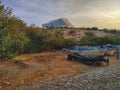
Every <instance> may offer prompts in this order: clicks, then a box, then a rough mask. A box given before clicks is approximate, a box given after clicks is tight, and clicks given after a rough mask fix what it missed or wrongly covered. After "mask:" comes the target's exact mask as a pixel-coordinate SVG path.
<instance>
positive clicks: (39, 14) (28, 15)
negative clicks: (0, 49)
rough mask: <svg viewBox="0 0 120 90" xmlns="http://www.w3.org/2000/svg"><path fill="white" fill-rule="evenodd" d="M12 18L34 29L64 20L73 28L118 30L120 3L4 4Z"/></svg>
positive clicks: (38, 0)
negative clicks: (17, 18) (71, 23)
mask: <svg viewBox="0 0 120 90" xmlns="http://www.w3.org/2000/svg"><path fill="white" fill-rule="evenodd" d="M3 3H4V4H5V5H6V6H10V7H12V8H13V11H14V14H15V15H16V16H18V17H20V18H21V19H23V20H24V21H25V22H27V23H29V24H31V23H34V24H36V25H40V26H41V24H42V23H46V22H48V21H49V20H51V19H56V18H60V17H66V18H68V19H70V21H71V22H73V24H74V25H76V26H98V27H100V28H103V27H106V26H107V28H120V26H118V25H119V24H120V22H119V21H120V18H119V16H120V11H119V8H120V0H11V2H10V0H4V1H3Z"/></svg>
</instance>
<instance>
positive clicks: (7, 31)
mask: <svg viewBox="0 0 120 90" xmlns="http://www.w3.org/2000/svg"><path fill="white" fill-rule="evenodd" d="M51 29H52V28H51ZM59 29H62V30H63V28H59ZM86 30H98V28H97V27H92V28H89V29H86ZM106 32H107V31H106ZM111 32H113V33H114V32H118V31H115V30H114V31H111ZM75 33H76V31H74V30H71V31H70V32H69V34H71V35H74V34H75ZM118 36H119V35H118ZM119 39H120V37H117V38H115V37H113V36H106V37H96V36H95V35H94V33H92V32H90V31H89V32H87V33H86V35H85V36H84V37H83V38H82V39H81V41H80V42H81V44H82V45H84V44H89V45H99V44H106V43H111V44H120V42H118V41H119ZM76 43H77V41H76V40H74V39H65V38H64V37H63V33H62V32H61V31H60V30H58V31H55V33H54V34H52V33H50V31H49V30H47V29H41V28H39V27H36V26H35V25H31V26H27V25H26V23H24V22H23V21H22V20H20V19H18V18H16V17H15V16H14V15H12V9H11V8H9V7H7V8H5V6H4V5H2V3H0V58H1V59H4V58H6V59H9V58H13V57H15V56H16V55H18V54H21V53H37V52H41V51H50V50H60V49H62V48H63V47H65V48H70V47H73V46H74V45H75V44H76Z"/></svg>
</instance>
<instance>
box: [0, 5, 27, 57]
mask: <svg viewBox="0 0 120 90" xmlns="http://www.w3.org/2000/svg"><path fill="white" fill-rule="evenodd" d="M23 25H24V26H25V24H24V23H23V22H22V21H21V20H19V19H17V18H15V17H14V16H12V9H11V8H9V7H7V8H5V6H4V5H2V4H1V3H0V58H13V57H14V56H15V55H17V54H20V53H22V51H23V49H24V46H25V44H26V43H27V42H28V41H29V39H28V38H27V37H26V35H25V33H24V32H23V31H22V28H21V27H22V26H23Z"/></svg>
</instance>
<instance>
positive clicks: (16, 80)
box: [0, 52, 120, 90]
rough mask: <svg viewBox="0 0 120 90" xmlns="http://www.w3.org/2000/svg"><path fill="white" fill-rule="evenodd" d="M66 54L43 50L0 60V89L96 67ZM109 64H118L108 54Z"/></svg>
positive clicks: (15, 87) (6, 89)
mask: <svg viewBox="0 0 120 90" xmlns="http://www.w3.org/2000/svg"><path fill="white" fill-rule="evenodd" d="M66 58H67V54H66V53H62V52H44V53H39V54H24V55H20V56H17V57H16V58H14V59H13V60H7V61H1V62H0V90H1V89H2V90H14V89H17V88H19V87H24V86H30V85H34V84H37V83H45V82H47V81H49V80H51V79H54V78H58V77H66V76H73V75H76V74H80V73H84V72H88V71H90V70H94V69H96V68H101V67H102V68H104V67H105V66H106V65H104V64H103V65H102V66H101V67H94V66H88V65H84V64H81V63H79V62H75V61H68V60H67V59H66ZM109 58H110V65H113V64H120V60H115V59H116V58H115V57H114V56H110V57H109Z"/></svg>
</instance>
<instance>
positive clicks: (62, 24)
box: [42, 18, 74, 28]
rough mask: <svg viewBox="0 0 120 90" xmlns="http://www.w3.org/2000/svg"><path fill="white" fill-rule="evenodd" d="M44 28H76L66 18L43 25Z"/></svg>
mask: <svg viewBox="0 0 120 90" xmlns="http://www.w3.org/2000/svg"><path fill="white" fill-rule="evenodd" d="M42 27H43V28H49V27H54V28H58V27H68V28H74V26H73V25H72V24H71V22H70V21H69V20H68V19H66V18H60V19H57V20H52V21H50V22H48V23H45V24H42Z"/></svg>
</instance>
